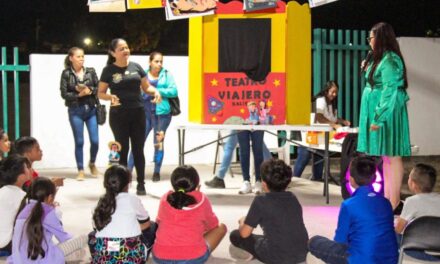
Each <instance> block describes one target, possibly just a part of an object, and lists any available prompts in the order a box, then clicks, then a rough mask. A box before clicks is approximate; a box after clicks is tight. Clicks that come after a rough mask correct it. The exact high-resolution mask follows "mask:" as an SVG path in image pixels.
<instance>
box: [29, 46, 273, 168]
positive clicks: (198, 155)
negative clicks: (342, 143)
mask: <svg viewBox="0 0 440 264" xmlns="http://www.w3.org/2000/svg"><path fill="white" fill-rule="evenodd" d="M64 58H65V55H46V54H32V55H31V56H30V65H31V81H30V86H31V87H30V89H31V95H30V102H31V135H32V136H33V137H35V138H37V139H38V141H39V142H40V145H41V148H42V149H43V160H42V161H41V162H36V163H35V167H36V168H39V167H40V168H70V167H72V168H75V167H76V162H75V156H74V142H73V135H72V130H71V128H70V124H69V119H68V114H67V107H65V106H64V100H63V99H62V98H61V94H60V86H59V84H60V77H61V72H62V69H63V61H64ZM85 60H86V62H85V65H86V66H87V67H94V68H95V69H96V72H97V74H98V78H99V76H100V75H101V71H102V68H103V67H104V66H105V63H106V60H107V56H106V55H86V58H85ZM131 60H132V61H134V62H137V63H139V64H140V65H141V66H142V67H143V68H147V66H148V56H131ZM164 66H165V67H166V68H167V69H168V70H169V71H170V72H171V73H172V74H173V76H174V78H175V80H176V83H177V86H178V90H179V98H180V104H181V109H182V113H181V114H180V115H179V116H177V117H173V119H172V122H171V125H170V127H169V128H168V131H167V136H166V141H165V158H164V164H178V142H177V131H176V130H175V129H174V128H173V127H174V126H175V125H176V124H183V123H187V122H188V121H187V120H188V110H187V109H188V96H187V91H188V57H176V56H165V57H164ZM101 102H104V101H101ZM107 110H108V103H107ZM225 134H226V132H225ZM84 136H85V145H84V164H85V165H87V163H88V161H89V157H90V155H89V146H90V145H89V140H88V134H87V130H86V128H84ZM216 138H217V131H206V130H204V131H195V130H194V131H187V133H186V142H185V145H186V148H185V149H186V150H189V149H192V148H194V147H196V146H198V145H200V144H202V143H207V142H209V141H212V140H214V139H216ZM111 140H113V134H112V132H111V129H110V126H109V124H108V116H107V122H106V124H104V125H103V126H99V141H100V143H99V152H98V158H97V164H98V166H106V165H107V162H108V158H107V157H108V154H109V150H108V147H107V143H108V142H109V141H111ZM265 141H266V143H267V144H268V146H269V147H275V146H276V144H277V143H276V142H277V141H276V137H273V136H269V135H266V137H265ZM214 154H215V144H213V145H210V146H207V147H205V148H203V149H201V150H198V151H196V152H193V153H191V154H188V155H186V156H185V163H187V164H213V162H214ZM145 159H146V164H147V166H149V165H151V164H152V160H153V138H152V136H149V138H148V139H147V142H146V144H145Z"/></svg>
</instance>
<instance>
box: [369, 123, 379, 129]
mask: <svg viewBox="0 0 440 264" xmlns="http://www.w3.org/2000/svg"><path fill="white" fill-rule="evenodd" d="M379 128H380V126H377V125H374V124H371V126H370V131H377V130H379Z"/></svg>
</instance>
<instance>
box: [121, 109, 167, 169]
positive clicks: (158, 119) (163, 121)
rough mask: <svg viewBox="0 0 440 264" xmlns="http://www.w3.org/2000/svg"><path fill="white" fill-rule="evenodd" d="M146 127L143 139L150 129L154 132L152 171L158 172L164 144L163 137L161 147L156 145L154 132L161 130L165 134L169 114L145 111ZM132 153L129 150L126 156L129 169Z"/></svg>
mask: <svg viewBox="0 0 440 264" xmlns="http://www.w3.org/2000/svg"><path fill="white" fill-rule="evenodd" d="M146 115H147V118H146V123H147V124H146V129H145V140H147V138H148V135H149V134H150V132H151V130H153V132H154V146H155V147H154V159H153V161H154V172H155V173H160V168H161V167H162V162H163V157H164V150H165V148H164V146H165V145H164V144H165V138H164V139H163V140H162V147H161V148H162V149H160V148H158V147H157V138H156V134H157V132H159V131H163V132H164V133H165V134H166V131H167V129H168V127H169V126H170V123H171V117H172V116H171V115H170V114H167V115H155V114H151V113H146ZM133 165H134V162H133V153H132V152H131V151H130V156H129V157H128V168H129V169H130V170H132V169H133Z"/></svg>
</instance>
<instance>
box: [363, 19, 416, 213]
mask: <svg viewBox="0 0 440 264" xmlns="http://www.w3.org/2000/svg"><path fill="white" fill-rule="evenodd" d="M368 42H369V44H370V46H371V48H372V56H371V60H368V61H363V62H362V66H361V67H362V69H363V70H364V71H365V76H366V79H367V84H366V87H365V89H364V91H363V94H362V100H361V111H360V118H359V119H360V120H359V139H358V147H357V150H358V151H359V152H364V153H366V154H367V155H371V156H382V159H383V169H384V182H385V186H384V194H385V197H386V198H388V199H389V200H390V202H391V204H392V206H393V208H396V207H397V205H398V204H399V202H400V187H401V185H402V179H403V162H402V156H410V155H411V145H410V140H409V125H408V112H407V108H406V102H407V101H408V100H409V97H408V94H407V92H406V88H407V86H408V82H407V78H406V67H405V62H404V60H403V57H402V53H401V52H400V47H399V43H398V42H397V40H396V36H395V34H394V30H393V28H392V27H391V26H390V25H389V24H387V23H383V22H381V23H378V24H376V25H374V26H373V28H372V29H371V31H370V36H369V38H368Z"/></svg>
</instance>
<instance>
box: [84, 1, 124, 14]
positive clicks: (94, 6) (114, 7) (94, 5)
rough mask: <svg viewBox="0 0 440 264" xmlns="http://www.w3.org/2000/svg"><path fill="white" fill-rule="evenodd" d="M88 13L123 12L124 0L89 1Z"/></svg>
mask: <svg viewBox="0 0 440 264" xmlns="http://www.w3.org/2000/svg"><path fill="white" fill-rule="evenodd" d="M89 12H125V0H89Z"/></svg>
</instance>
